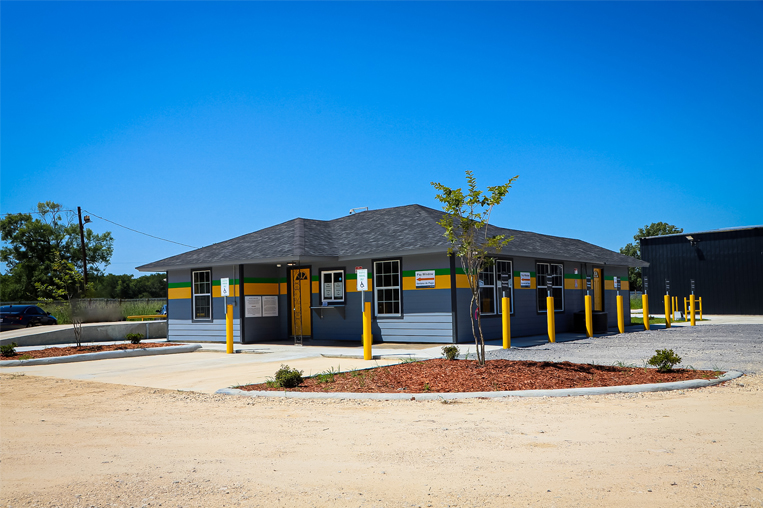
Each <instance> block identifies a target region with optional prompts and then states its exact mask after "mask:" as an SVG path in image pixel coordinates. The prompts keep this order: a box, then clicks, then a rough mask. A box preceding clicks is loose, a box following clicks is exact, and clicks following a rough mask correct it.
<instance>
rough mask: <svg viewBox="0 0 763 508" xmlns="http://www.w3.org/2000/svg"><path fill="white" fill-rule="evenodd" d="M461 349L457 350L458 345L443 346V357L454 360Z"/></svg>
mask: <svg viewBox="0 0 763 508" xmlns="http://www.w3.org/2000/svg"><path fill="white" fill-rule="evenodd" d="M460 352H461V351H459V349H458V346H443V347H442V355H443V356H444V357H445V359H446V360H455V359H456V358H458V354H459V353H460Z"/></svg>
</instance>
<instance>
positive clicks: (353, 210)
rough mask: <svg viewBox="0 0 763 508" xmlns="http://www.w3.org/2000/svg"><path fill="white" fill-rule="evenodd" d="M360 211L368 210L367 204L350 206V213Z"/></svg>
mask: <svg viewBox="0 0 763 508" xmlns="http://www.w3.org/2000/svg"><path fill="white" fill-rule="evenodd" d="M362 211H366V212H367V211H368V207H367V206H359V207H357V208H350V215H353V214H356V213H358V212H362Z"/></svg>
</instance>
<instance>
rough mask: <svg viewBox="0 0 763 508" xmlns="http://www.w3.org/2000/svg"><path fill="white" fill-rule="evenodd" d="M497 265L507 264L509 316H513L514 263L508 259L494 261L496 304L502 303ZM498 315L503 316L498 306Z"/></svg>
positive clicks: (501, 288) (501, 307) (500, 307)
mask: <svg viewBox="0 0 763 508" xmlns="http://www.w3.org/2000/svg"><path fill="white" fill-rule="evenodd" d="M498 263H508V264H509V305H510V308H509V314H514V262H513V261H511V260H510V259H496V260H495V263H494V265H493V266H495V290H496V293H497V297H496V302H501V301H503V300H502V299H503V287H502V286H501V276H500V273H501V272H499V271H498ZM498 314H503V305H499V306H498Z"/></svg>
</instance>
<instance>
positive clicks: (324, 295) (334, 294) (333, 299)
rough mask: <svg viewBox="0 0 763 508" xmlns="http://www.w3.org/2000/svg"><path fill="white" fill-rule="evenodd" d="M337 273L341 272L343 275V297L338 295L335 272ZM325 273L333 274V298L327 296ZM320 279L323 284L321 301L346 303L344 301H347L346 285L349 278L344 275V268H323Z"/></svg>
mask: <svg viewBox="0 0 763 508" xmlns="http://www.w3.org/2000/svg"><path fill="white" fill-rule="evenodd" d="M337 273H338V274H341V276H342V280H341V284H342V297H341V298H337V297H336V284H337V282H336V279H335V277H334V274H337ZM324 275H331V298H326V289H325V287H324V284H325V282H324V281H323V276H324ZM320 281H321V283H320V284H321V285H320V290H321V302H326V303H344V301H345V300H344V299H345V296H344V295H345V293H346V292H347V287H346V283H347V280H346V279H345V276H344V270H321V278H320Z"/></svg>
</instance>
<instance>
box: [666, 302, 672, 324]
mask: <svg viewBox="0 0 763 508" xmlns="http://www.w3.org/2000/svg"><path fill="white" fill-rule="evenodd" d="M670 300H671V298H670V297H669V296H668V295H665V328H670V318H671V315H670Z"/></svg>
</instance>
